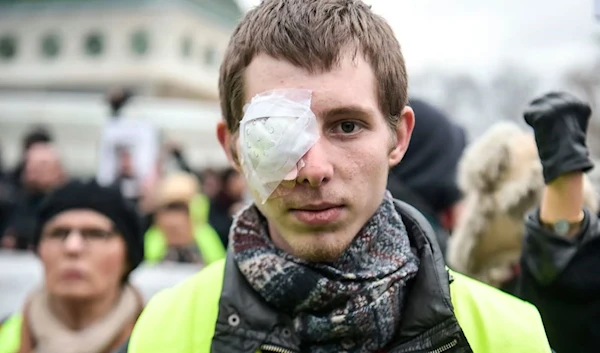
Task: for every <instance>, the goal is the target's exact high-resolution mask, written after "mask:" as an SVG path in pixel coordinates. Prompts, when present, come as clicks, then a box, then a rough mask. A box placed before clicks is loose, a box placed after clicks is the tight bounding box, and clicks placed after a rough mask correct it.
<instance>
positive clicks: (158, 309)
mask: <svg viewBox="0 0 600 353" xmlns="http://www.w3.org/2000/svg"><path fill="white" fill-rule="evenodd" d="M224 270H225V260H224V259H223V260H219V261H217V262H215V263H213V264H211V265H209V266H207V267H206V268H204V269H203V270H202V271H200V272H199V273H197V274H196V275H194V276H193V277H190V278H189V279H187V280H185V281H183V282H182V283H180V284H178V285H176V286H174V287H172V288H168V289H165V290H163V291H161V292H159V293H158V294H156V295H155V296H154V297H153V298H152V299H151V300H150V301H149V303H148V305H147V306H146V308H145V309H144V311H143V312H142V314H141V316H140V318H139V319H138V321H137V323H136V325H135V328H134V330H133V333H132V336H131V340H130V343H129V349H128V352H129V353H145V352H154V351H157V350H156V349H157V347H164V348H165V349H167V350H168V349H171V348H173V347H174V346H178V347H179V348H178V349H175V350H173V351H178V352H187V351H193V350H194V349H195V347H197V346H198V344H204V343H205V341H207V340H209V339H210V338H212V333H213V332H214V323H215V322H216V320H217V315H218V311H219V298H220V295H221V289H222V286H223V275H224ZM192 331H193V332H192ZM189 337H194V342H190V340H189ZM184 346H185V347H184Z"/></svg>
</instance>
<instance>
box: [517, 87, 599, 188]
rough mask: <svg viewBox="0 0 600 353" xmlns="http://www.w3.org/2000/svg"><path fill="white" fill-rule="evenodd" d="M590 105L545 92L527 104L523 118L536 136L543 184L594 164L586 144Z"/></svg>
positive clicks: (586, 168)
mask: <svg viewBox="0 0 600 353" xmlns="http://www.w3.org/2000/svg"><path fill="white" fill-rule="evenodd" d="M591 112H592V110H591V109H590V106H589V105H588V104H586V103H584V102H582V101H580V100H578V99H577V98H575V97H573V96H572V95H570V94H568V93H564V92H553V93H548V94H546V95H544V96H542V97H540V98H537V99H535V100H534V101H533V102H531V103H530V105H529V107H528V108H527V109H526V110H525V113H524V114H523V116H524V117H525V121H526V122H527V124H529V125H530V126H531V127H532V128H533V130H534V133H535V142H536V144H537V147H538V154H539V156H540V160H541V162H542V166H543V170H544V179H545V181H546V183H548V182H550V181H552V180H554V179H556V178H558V177H559V176H561V175H563V174H566V173H569V172H575V171H583V172H586V171H589V170H590V169H592V168H593V167H594V163H593V162H592V160H591V159H590V157H589V151H588V148H587V146H586V143H585V138H586V134H587V128H588V121H589V119H590V115H591Z"/></svg>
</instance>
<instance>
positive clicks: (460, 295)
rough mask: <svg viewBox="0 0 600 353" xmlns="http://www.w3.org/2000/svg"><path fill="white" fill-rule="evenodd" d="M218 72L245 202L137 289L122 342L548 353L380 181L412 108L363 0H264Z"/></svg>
mask: <svg viewBox="0 0 600 353" xmlns="http://www.w3.org/2000/svg"><path fill="white" fill-rule="evenodd" d="M219 87H220V93H221V104H222V110H223V115H224V122H222V123H220V124H219V126H218V128H217V136H218V139H219V141H220V142H221V144H222V146H223V148H224V150H225V152H226V153H227V155H228V157H229V159H230V161H231V163H232V165H234V166H235V167H236V168H238V169H239V170H241V171H242V172H243V173H244V175H245V177H246V180H247V183H248V187H249V188H250V190H251V191H252V194H253V197H254V199H255V203H254V204H252V205H250V206H249V207H247V208H245V209H244V210H242V211H241V212H240V213H239V214H238V216H237V217H236V219H235V221H234V224H233V225H232V228H231V232H230V244H229V253H228V255H227V258H226V260H225V261H224V262H219V263H217V264H214V265H212V266H210V267H208V268H206V269H205V270H204V271H202V272H201V273H199V274H198V275H197V276H195V277H194V278H192V279H190V280H189V281H188V282H187V283H185V284H183V285H181V286H178V287H175V288H173V289H169V290H167V291H165V292H163V293H162V294H159V295H158V296H156V297H155V299H153V300H152V301H151V303H150V304H149V305H150V306H149V307H148V309H147V310H146V311H145V313H144V314H143V315H142V318H141V321H139V323H138V325H137V326H136V328H135V331H134V333H133V335H132V338H131V341H130V345H129V351H130V352H133V353H146V352H163V351H169V352H182V353H183V352H190V353H191V352H213V353H225V352H226V353H235V352H248V353H250V352H257V351H262V352H279V353H288V352H398V353H399V352H439V353H442V352H453V353H457V352H485V353H496V352H497V353H500V352H513V353H514V352H528V353H531V352H540V353H541V352H548V353H549V352H550V347H549V346H548V343H547V339H546V336H545V333H544V329H543V326H542V323H541V320H540V317H539V315H538V313H537V311H536V310H535V308H534V307H533V306H531V305H529V304H527V303H525V302H522V301H520V300H518V299H515V298H513V297H510V296H508V295H505V294H502V293H500V292H498V291H496V290H495V289H492V288H491V287H487V286H485V285H483V284H480V283H478V282H475V281H473V280H470V279H467V278H465V277H463V276H460V275H450V274H449V273H448V272H447V270H446V268H445V267H444V263H443V260H442V254H441V253H440V251H439V248H438V246H437V244H436V243H435V234H434V233H433V230H432V228H431V227H430V225H429V224H428V223H427V221H426V220H425V219H424V217H423V216H422V215H421V214H419V213H418V212H416V211H415V210H414V209H413V208H411V207H410V206H408V205H406V204H404V203H402V202H399V201H394V200H393V199H392V198H391V196H390V194H389V193H388V192H386V182H387V176H388V171H389V169H390V167H391V166H393V165H395V164H397V163H398V162H400V160H401V159H402V156H403V154H404V152H405V150H406V148H407V146H408V142H409V139H410V135H411V132H412V129H413V126H414V123H415V117H414V114H413V111H412V110H411V108H409V107H407V106H406V102H407V97H406V95H407V78H406V69H405V65H404V59H403V57H402V53H401V51H400V46H399V44H398V42H397V40H396V39H395V37H394V35H393V33H392V30H391V28H390V27H389V26H388V24H387V23H386V22H385V21H384V20H383V19H382V18H381V17H379V16H377V15H375V14H373V13H372V12H371V10H370V8H369V7H368V6H367V5H365V4H364V3H362V2H360V1H350V0H320V1H307V0H271V1H269V0H266V1H263V2H262V3H261V4H260V5H259V6H258V7H256V8H255V9H253V10H251V11H250V12H249V13H248V14H247V15H246V16H245V17H244V19H242V21H241V23H240V24H239V25H238V27H237V29H236V30H235V32H234V34H233V37H232V39H231V42H230V44H229V48H228V50H227V53H226V56H225V59H224V62H223V64H222V67H221V76H220V82H219Z"/></svg>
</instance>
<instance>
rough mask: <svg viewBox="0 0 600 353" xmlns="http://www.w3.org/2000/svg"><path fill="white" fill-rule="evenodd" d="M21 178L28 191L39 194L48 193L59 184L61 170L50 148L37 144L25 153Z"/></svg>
mask: <svg viewBox="0 0 600 353" xmlns="http://www.w3.org/2000/svg"><path fill="white" fill-rule="evenodd" d="M23 178H24V182H25V184H26V185H27V186H28V187H29V188H30V189H32V190H36V191H41V192H47V191H50V190H52V189H53V188H55V187H57V186H59V185H60V184H61V182H62V179H63V169H62V166H61V164H60V158H59V157H58V155H57V153H56V151H55V150H54V148H53V147H52V146H50V145H47V144H38V145H35V146H34V147H32V148H31V149H30V150H29V151H28V152H27V155H26V159H25V171H24V175H23Z"/></svg>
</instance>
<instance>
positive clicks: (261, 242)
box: [231, 193, 419, 353]
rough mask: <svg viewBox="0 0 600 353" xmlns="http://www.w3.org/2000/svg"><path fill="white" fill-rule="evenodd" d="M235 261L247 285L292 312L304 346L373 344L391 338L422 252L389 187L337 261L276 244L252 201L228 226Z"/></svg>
mask: <svg viewBox="0 0 600 353" xmlns="http://www.w3.org/2000/svg"><path fill="white" fill-rule="evenodd" d="M231 242H232V244H231V246H232V248H233V251H234V254H235V261H236V262H237V265H238V267H239V269H240V271H241V272H242V274H243V275H244V276H245V277H246V279H247V280H248V282H249V283H250V285H251V286H252V288H254V290H256V292H258V293H259V294H260V295H261V296H262V298H264V299H265V301H266V302H267V303H269V304H270V305H271V306H273V307H274V308H276V309H277V310H280V311H282V312H285V313H287V314H289V315H291V316H292V317H293V318H294V323H295V329H296V332H297V334H298V335H299V337H300V340H301V342H302V348H303V349H302V351H303V352H304V351H307V352H311V353H330V352H341V351H344V352H349V353H350V352H377V351H380V350H382V349H384V348H385V347H386V346H387V345H389V344H390V343H391V341H392V339H393V338H394V335H395V334H396V332H397V330H398V327H399V324H400V320H401V314H402V305H403V302H404V295H405V291H406V284H407V282H408V281H409V280H410V279H411V278H413V277H414V276H415V274H416V273H417V270H418V267H419V259H418V257H417V256H416V255H415V254H414V253H413V252H412V250H411V247H410V243H409V239H408V235H407V233H406V228H405V226H404V224H403V223H402V219H401V217H400V215H399V214H398V212H397V211H396V209H395V207H394V202H393V199H392V197H391V195H390V194H389V193H386V195H385V198H384V200H383V202H382V204H381V206H379V208H378V209H377V211H376V212H375V214H374V215H373V217H372V218H371V219H370V220H369V221H368V222H367V224H366V225H365V226H364V227H363V229H362V230H361V231H360V232H359V233H358V235H357V236H356V238H355V239H354V241H353V242H352V244H351V245H350V246H349V248H348V249H347V250H346V251H345V252H344V253H343V255H342V256H341V258H340V259H339V260H337V261H336V262H335V263H328V264H323V263H318V264H317V263H308V262H306V261H303V260H301V259H298V258H296V257H294V256H292V255H289V254H287V253H284V252H283V251H281V250H279V249H277V248H275V246H274V245H273V243H272V242H271V239H270V238H269V235H268V231H267V224H266V221H265V218H264V217H263V216H262V215H261V214H260V212H259V211H258V209H257V208H256V206H254V205H251V206H249V207H248V208H246V209H245V210H243V211H242V212H241V213H240V214H239V215H238V217H237V218H236V220H235V222H234V225H233V227H232V232H231Z"/></svg>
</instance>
